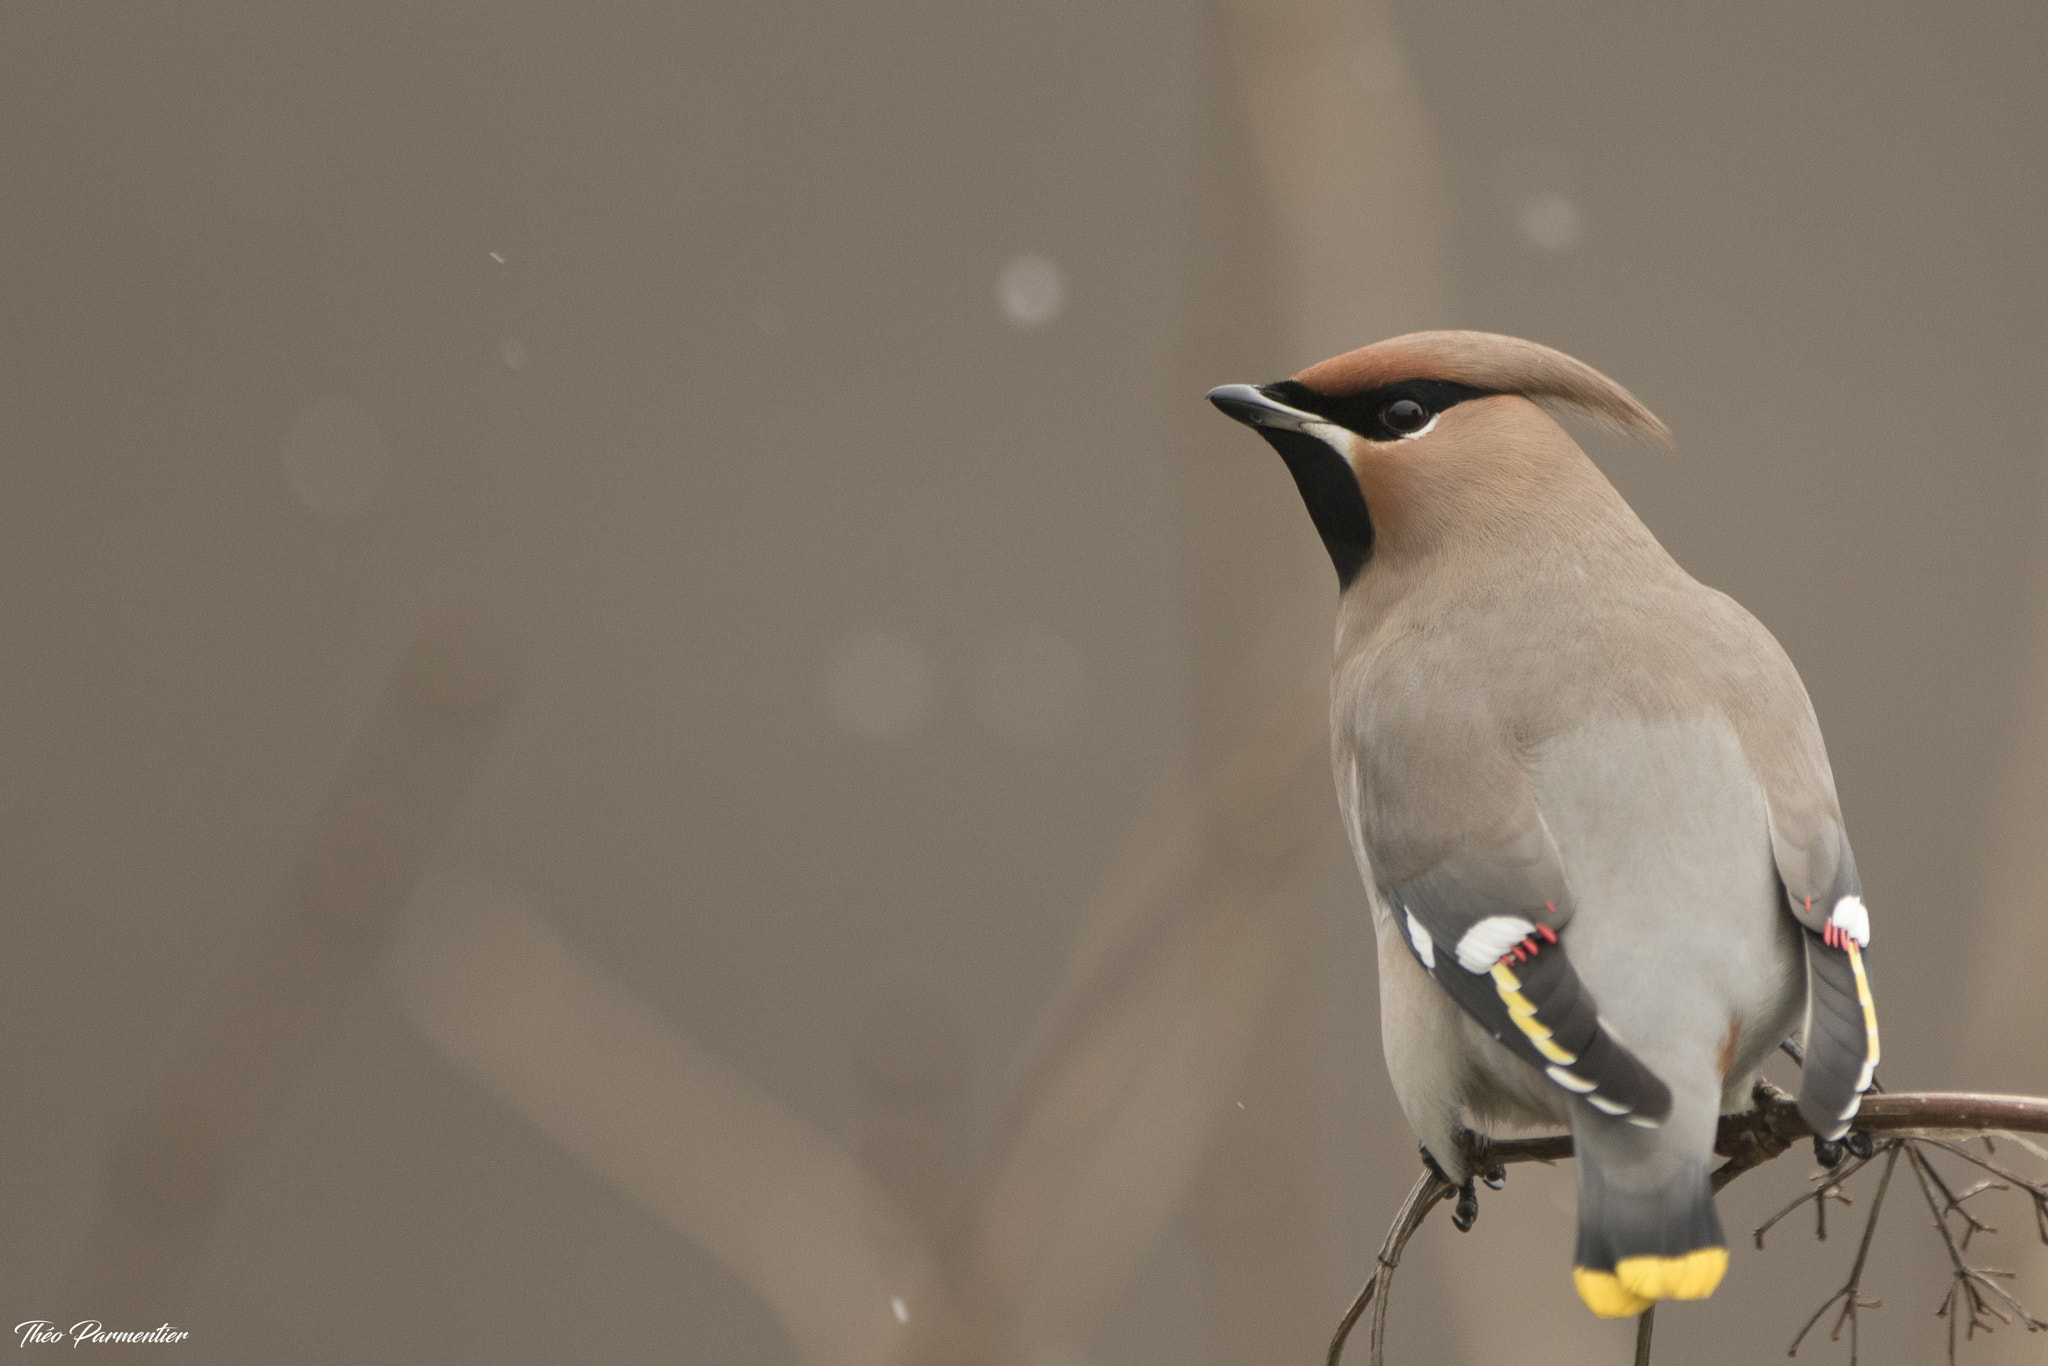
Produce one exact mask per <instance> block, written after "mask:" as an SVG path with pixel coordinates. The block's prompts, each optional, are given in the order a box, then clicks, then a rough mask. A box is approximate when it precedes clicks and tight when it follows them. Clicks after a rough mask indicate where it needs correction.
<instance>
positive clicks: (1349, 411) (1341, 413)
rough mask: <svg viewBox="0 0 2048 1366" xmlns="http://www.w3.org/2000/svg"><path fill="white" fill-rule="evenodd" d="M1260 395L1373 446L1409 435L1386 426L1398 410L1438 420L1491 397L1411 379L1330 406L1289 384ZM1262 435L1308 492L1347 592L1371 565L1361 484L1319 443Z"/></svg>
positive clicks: (1292, 434) (1300, 435)
mask: <svg viewBox="0 0 2048 1366" xmlns="http://www.w3.org/2000/svg"><path fill="white" fill-rule="evenodd" d="M1259 392H1261V393H1263V394H1265V395H1266V396H1267V397H1269V398H1273V399H1277V400H1278V401H1280V402H1281V403H1284V404H1286V405H1287V406H1288V407H1290V408H1298V409H1300V410H1301V411H1302V412H1305V413H1314V414H1315V415H1316V416H1317V417H1321V418H1327V419H1328V420H1329V421H1330V423H1331V424H1332V425H1334V426H1338V427H1342V428H1344V429H1345V430H1347V431H1350V432H1353V433H1356V434H1357V435H1359V436H1362V437H1364V438H1365V439H1366V440H1367V441H1376V442H1383V441H1399V440H1400V439H1401V438H1402V433H1400V432H1398V431H1396V430H1395V429H1394V428H1393V427H1391V426H1389V425H1388V423H1387V419H1386V412H1387V409H1388V407H1389V406H1390V405H1391V404H1394V403H1396V402H1399V401H1400V400H1403V399H1407V400H1410V401H1412V402H1415V403H1418V404H1420V405H1421V406H1422V407H1423V408H1424V409H1425V410H1426V411H1427V412H1428V414H1429V416H1430V417H1431V418H1432V419H1433V418H1434V417H1435V416H1436V415H1437V414H1438V413H1441V412H1442V411H1443V410H1444V409H1446V408H1449V407H1453V406H1454V405H1456V404H1459V403H1463V402H1464V401H1465V400H1466V399H1468V398H1482V397H1484V396H1485V395H1486V394H1487V392H1488V391H1487V390H1485V389H1475V388H1473V387H1471V386H1470V385H1467V384H1453V383H1451V382H1450V381H1448V380H1435V379H1412V380H1403V381H1402V382H1401V383H1399V384H1387V385H1382V386H1381V387H1380V388H1377V389H1371V390H1368V391H1366V392H1365V393H1362V394H1349V395H1346V396H1344V397H1342V398H1330V397H1327V396H1325V395H1323V394H1319V393H1317V392H1316V391H1315V390H1313V389H1311V388H1309V387H1308V386H1307V385H1306V384H1302V383H1299V382H1297V381H1295V380H1291V379H1289V380H1282V381H1280V382H1279V383H1278V384H1267V385H1262V386H1260V390H1259ZM1259 435H1260V436H1263V437H1265V438H1266V441H1267V443H1268V444H1270V445H1271V446H1272V447H1273V449H1274V450H1276V451H1278V452H1280V458H1281V459H1282V460H1284V461H1286V462H1287V472H1288V473H1289V474H1291V475H1293V476H1294V486H1295V487H1296V488H1297V489H1299V490H1300V491H1301V501H1302V503H1303V504H1304V505H1305V506H1306V507H1307V508H1308V516H1309V520H1310V521H1311V522H1314V523H1315V528H1316V534H1317V535H1318V536H1321V537H1322V538H1323V549H1324V550H1326V551H1328V552H1329V554H1330V563H1331V564H1333V565H1335V566H1336V568H1337V588H1338V591H1339V592H1342V591H1343V590H1344V589H1346V588H1349V587H1350V586H1351V584H1352V582H1353V581H1354V580H1355V579H1357V578H1358V576H1359V574H1360V573H1361V572H1362V571H1363V570H1364V569H1365V563H1366V561H1367V560H1369V559H1371V558H1372V543H1373V529H1372V512H1371V510H1370V509H1369V508H1367V507H1366V505H1365V495H1364V494H1363V493H1362V492H1360V491H1359V488H1358V476H1357V475H1356V474H1354V473H1353V472H1352V469H1351V465H1350V462H1348V461H1346V460H1345V459H1344V457H1343V456H1341V455H1339V454H1338V453H1337V452H1336V451H1335V450H1334V449H1333V448H1332V447H1331V446H1330V444H1329V443H1328V442H1326V441H1324V440H1322V439H1321V438H1320V437H1315V436H1311V435H1309V434H1308V433H1307V432H1296V431H1289V430H1287V429H1285V428H1281V427H1261V428H1259Z"/></svg>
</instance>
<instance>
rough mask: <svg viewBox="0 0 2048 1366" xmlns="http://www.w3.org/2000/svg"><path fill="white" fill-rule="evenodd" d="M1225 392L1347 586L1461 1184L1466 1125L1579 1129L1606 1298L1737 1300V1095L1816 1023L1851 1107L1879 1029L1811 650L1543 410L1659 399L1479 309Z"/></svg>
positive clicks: (1413, 1038)
mask: <svg viewBox="0 0 2048 1366" xmlns="http://www.w3.org/2000/svg"><path fill="white" fill-rule="evenodd" d="M1211 398H1212V400H1214V401H1215V402H1216V403H1217V406H1219V407H1221V408H1223V409H1224V411H1226V412H1228V413H1230V414H1231V415H1232V416H1234V417H1238V418H1239V419H1240V420H1243V421H1246V422H1248V423H1250V424H1251V425H1254V426H1255V427H1257V428H1258V429H1259V430H1260V432H1261V434H1262V435H1264V436H1266V437H1267V439H1268V440H1269V441H1270V442H1271V443H1272V444H1273V445H1274V446H1275V448H1276V449H1278V450H1279V451H1280V453H1281V455H1282V456H1283V457H1285V458H1286V460H1287V463H1288V465H1289V468H1290V470H1291V471H1292V472H1293V473H1294V475H1295V478H1296V481H1297V484H1298V485H1299V486H1300V488H1301V490H1302V493H1303V496H1304V499H1305V500H1306V501H1307V502H1308V505H1309V511H1310V513H1311V516H1312V517H1313V518H1314V520H1315V523H1316V526H1317V527H1318V529H1319V530H1320V531H1321V532H1322V533H1323V536H1324V540H1325V543H1326V544H1327V545H1329V546H1330V549H1331V554H1332V558H1333V560H1334V561H1335V562H1336V563H1337V564H1338V568H1339V575H1340V579H1342V580H1343V581H1344V583H1345V587H1344V592H1343V596H1342V599H1341V603H1340V607H1339V615H1338V623H1337V639H1336V663H1335V672H1334V676H1333V683H1332V694H1331V743H1332V759H1333V764H1334V768H1335V773H1336V779H1337V789H1338V800H1339V803H1340V806H1341V808H1342V811H1343V817H1344V823H1345V828H1346V829H1347V831H1348V832H1349V833H1350V835H1351V837H1352V841H1353V849H1354V852H1355V854H1356V856H1357V860H1358V865H1359V869H1360V872H1361V874H1362V875H1363V877H1364V880H1365V882H1366V885H1367V888H1368V891H1369V898H1370V901H1371V904H1372V913H1373V917H1374V924H1375V928H1376V930H1377V934H1378V941H1379V953H1380V978H1381V1001H1382V1031H1383V1037H1384V1044H1385V1048H1386V1055H1387V1063H1388V1068H1389V1071H1390V1073H1391V1074H1392V1078H1393V1082H1394V1089H1395V1093H1396V1095H1397V1096H1398V1097H1399V1099H1400V1103H1401V1106H1402V1109H1403V1111H1404V1112H1405V1113H1406V1115H1407V1118H1408V1120H1409V1122H1410V1124H1411V1125H1413V1127H1414V1128H1415V1131H1416V1133H1417V1134H1418V1135H1419V1136H1420V1137H1421V1139H1422V1141H1423V1144H1424V1145H1425V1147H1426V1148H1427V1149H1428V1151H1429V1152H1430V1154H1431V1155H1432V1156H1433V1157H1434V1159H1435V1160H1436V1161H1437V1163H1438V1164H1439V1165H1440V1166H1441V1167H1442V1168H1443V1169H1444V1171H1445V1172H1446V1174H1447V1175H1449V1176H1450V1178H1451V1179H1452V1180H1453V1181H1463V1180H1465V1179H1467V1178H1468V1176H1469V1175H1470V1173H1468V1172H1467V1171H1465V1170H1464V1157H1463V1155H1462V1153H1461V1151H1460V1148H1459V1145H1458V1144H1457V1142H1456V1141H1455V1138H1456V1134H1457V1132H1458V1131H1459V1129H1460V1128H1461V1127H1463V1126H1466V1125H1472V1126H1474V1127H1478V1128H1480V1129H1481V1130H1487V1129H1495V1128H1498V1127H1500V1126H1504V1125H1507V1126H1526V1125H1554V1124H1557V1123H1560V1122H1562V1123H1568V1124H1569V1125H1570V1126H1571V1128H1572V1131H1573V1134H1574V1136H1575V1138H1576V1139H1577V1143H1578V1150H1579V1154H1580V1162H1579V1172H1580V1210H1579V1223H1580V1233H1579V1245H1578V1254H1577V1257H1576V1259H1575V1260H1576V1265H1577V1267H1578V1273H1577V1275H1578V1280H1579V1287H1580V1292H1581V1294H1582V1295H1583V1296H1584V1297H1585V1298H1586V1300H1587V1303H1588V1304H1589V1305H1591V1306H1592V1307H1593V1308H1594V1310H1595V1312H1598V1313H1602V1314H1605V1315H1610V1316H1612V1315H1618V1314H1621V1313H1634V1312H1638V1311H1639V1310H1640V1309H1641V1308H1642V1307H1645V1306H1646V1305H1647V1304H1648V1303H1650V1302H1653V1301H1654V1300H1656V1299H1659V1298H1665V1297H1667V1296H1668V1297H1678V1298H1698V1297H1699V1296H1701V1295H1704V1294H1706V1293H1710V1292H1711V1290H1712V1289H1713V1286H1714V1283H1716V1282H1718V1280H1719V1278H1720V1270H1721V1267H1723V1266H1724V1265H1725V1261H1726V1254H1725V1252H1722V1251H1720V1249H1721V1247H1722V1245H1723V1239H1722V1236H1721V1229H1720V1226H1719V1223H1718V1220H1717V1219H1716V1217H1715V1215H1714V1210H1713V1203H1712V1198H1711V1195H1710V1193H1709V1191H1708V1186H1707V1176H1708V1173H1709V1171H1710V1168H1711V1164H1712V1162H1713V1154H1712V1145H1713V1133H1714V1125H1715V1119H1716V1117H1717V1116H1718V1115H1720V1114H1722V1113H1724V1112H1728V1111H1732V1110H1736V1109H1740V1108H1742V1107H1743V1106H1744V1105H1745V1104H1746V1101H1747V1096H1748V1093H1749V1089H1750V1086H1751V1084H1752V1082H1753V1080H1754V1077H1755V1075H1756V1073H1757V1070H1758V1069H1759V1068H1760V1067H1761V1065H1762V1063H1763V1061H1764V1060H1765V1059H1766V1058H1767V1057H1768V1056H1769V1055H1770V1054H1771V1053H1772V1051H1774V1050H1775V1049H1776V1048H1777V1046H1778V1044H1779V1043H1780V1042H1781V1041H1782V1040H1784V1039H1785V1038H1786V1037H1787V1036H1788V1035H1789V1034H1791V1033H1793V1032H1794V1031H1795V1029H1800V1028H1801V1027H1802V1025H1803V1026H1804V1035H1805V1037H1806V1042H1807V1065H1806V1077H1805V1084H1804V1087H1803V1089H1802V1096H1801V1101H1802V1106H1803V1107H1804V1109H1805V1111H1806V1113H1807V1115H1808V1117H1809V1119H1810V1120H1812V1121H1813V1123H1814V1125H1815V1128H1816V1130H1817V1131H1820V1132H1823V1133H1826V1134H1829V1135H1831V1136H1833V1135H1838V1134H1839V1133H1840V1132H1841V1131H1842V1130H1843V1129H1845V1128H1846V1122H1847V1119H1848V1118H1849V1116H1850V1115H1852V1114H1853V1112H1854V1105H1855V1098H1856V1095H1857V1093H1858V1092H1860V1091H1861V1090H1862V1089H1863V1088H1864V1087H1866V1086H1867V1085H1868V1084H1869V1081H1870V1076H1869V1069H1870V1067H1871V1066H1873V1065H1874V1063H1875V1057H1876V1035H1875V1018H1874V1015H1872V1014H1870V1013H1869V1011H1868V1010H1867V1008H1866V1007H1867V1006H1868V985H1867V979H1866V978H1864V977H1863V974H1862V967H1861V963H1862V959H1861V957H1860V950H1861V947H1862V945H1863V943H1865V942H1867V939H1868V929H1867V921H1863V920H1861V916H1862V910H1861V900H1860V893H1861V886H1860V884H1859V883H1857V882H1856V880H1855V865H1854V860H1853V858H1852V857H1851V856H1850V854H1849V851H1848V843H1847V839H1846V836H1845V835H1844V833H1843V828H1842V821H1841V814H1840V809H1839V805H1838V803H1837V800H1836V795H1835V789H1834V782H1833V778H1832V776H1831V774H1830V772H1829V768H1828V762H1827V756H1826V752H1825V750H1824V748H1823V746H1822V743H1821V737H1820V729H1819V725H1818V723H1817V721H1816V720H1815V717H1814V713H1813V709H1812V706H1811V704H1810V703H1809V701H1808V699H1807V696H1806V692H1805V689H1804V688H1803V687H1802V685H1801V684H1800V681H1799V677H1798V674H1797V672H1796V671H1795V670H1794V668H1793V666H1792V664H1791V661H1790V660H1789V659H1787V658H1786V656H1785V653H1784V651H1783V650H1782V649H1781V648H1780V647H1779V645H1778V643H1777V641H1776V640H1775V639H1773V638H1772V636H1771V635H1770V633H1769V632H1768V631H1766V630H1765V629H1764V628H1763V626H1762V625H1760V624H1759V623H1758V622H1757V621H1756V620H1755V618H1753V617H1751V616H1750V615H1749V614H1748V613H1747V612H1746V611H1744V610H1743V609H1742V608H1741V607H1740V606H1739V605H1737V604H1736V603H1735V602H1734V601H1733V600H1732V599H1730V598H1728V597H1727V596H1726V595H1724V594H1721V593H1718V592H1715V591H1714V590H1712V589H1709V588H1706V587H1704V586H1702V585H1701V584H1699V583H1697V582H1695V581H1694V580H1693V579H1692V578H1691V577H1690V576H1689V575H1687V574H1686V573H1685V571H1684V570H1682V569H1681V568H1679V566H1678V565H1677V564H1676V562H1674V561H1673V560H1672V559H1671V557H1670V556H1669V555H1668V554H1666V553H1665V551H1664V549H1663V547H1662V546H1660V545H1659V544H1658V543H1657V541H1656V539H1655V537H1653V536H1652V535H1651V534H1650V532H1649V530H1648V529H1647V528H1646V527H1645V526H1644V525H1643V524H1642V522H1641V521H1640V520H1639V519H1638V518H1637V517H1636V516H1635V514H1634V512H1633V511H1632V510H1630V508H1629V507H1628V505H1627V504H1626V503H1625V502H1624V501H1623V500H1622V498H1621V496H1620V495H1619V494H1618V493H1617V492H1616V491H1615V490H1614V488H1613V486H1612V485H1610V484H1609V483H1608V481H1607V480H1606V479H1605V478H1604V477H1603V476H1602V475H1601V474H1600V472H1599V471H1598V470H1597V469H1596V468H1595V467H1594V465H1593V464H1592V462H1591V461H1590V460H1589V459H1587V457H1586V456H1585V454H1584V452H1582V451H1581V450H1580V449H1579V447H1578V445H1577V444H1576V443H1575V442H1574V441H1573V440H1572V439H1571V437H1570V436H1569V435H1568V434H1567V433H1566V432H1565V431H1564V429H1563V428H1562V427H1560V426H1558V424H1557V423H1556V422H1555V421H1554V420H1553V419H1552V418H1551V417H1550V415H1549V414H1548V413H1547V412H1545V411H1544V410H1543V408H1542V407H1541V406H1539V404H1540V403H1560V402H1561V403H1566V404H1572V405H1575V406H1578V407H1581V408H1583V409H1586V410H1588V411H1590V412H1593V413H1594V414H1596V415H1597V416H1601V417H1603V418H1605V419H1607V420H1609V421H1613V422H1616V423H1619V424H1622V425H1625V426H1633V427H1635V428H1638V429H1640V430H1645V431H1648V432H1650V433H1652V434H1654V435H1662V434H1663V429H1662V426H1661V424H1658V423H1657V422H1656V419H1655V418H1653V417H1651V416H1650V415H1649V414H1648V412H1647V410H1645V409H1643V408H1642V406H1641V405H1640V404H1639V403H1637V402H1636V401H1635V400H1634V399H1633V398H1632V397H1631V396H1629V395H1628V394H1627V392H1626V391H1625V390H1622V389H1621V388H1620V387H1619V386H1618V385H1615V384H1613V383H1612V381H1609V380H1607V379H1606V378H1605V377H1604V376H1601V375H1599V374H1598V373H1597V372H1595V371H1593V370H1591V369H1589V368H1588V367H1586V366H1583V365H1581V364H1580V363H1579V362H1577V361H1573V360H1571V359H1570V358H1569V357H1566V356H1563V355H1560V354H1559V353H1557V352H1554V351H1550V350H1548V349H1546V348H1542V347H1538V346H1536V345H1534V344H1533V343H1529V342H1525V341H1519V340H1516V339H1513V338H1505V337H1492V336H1489V335H1487V334H1483V333H1419V334H1414V335H1412V336H1409V337H1401V338H1395V339H1394V340H1392V341H1389V342H1382V343H1380V344H1378V345H1377V346H1372V347H1367V348H1364V349H1363V350H1361V351H1357V352H1352V353H1350V354H1349V355H1346V356H1342V357H1338V358H1337V359H1335V360H1332V361H1327V362H1324V363H1323V364H1322V365H1320V366H1316V367H1312V368H1311V369H1310V370H1307V371H1304V372H1302V373H1301V374H1300V375H1297V376H1295V377H1294V379H1293V380H1290V381H1286V382H1283V383H1281V384H1278V385H1271V386H1267V387H1266V388H1265V389H1262V390H1252V389H1248V388H1246V387H1244V386H1230V387H1228V388H1227V389H1222V390H1217V391H1215V392H1214V393H1212V395H1211ZM1403 404H1405V405H1411V406H1397V405H1403ZM1347 566H1348V570H1347ZM1831 918H1832V919H1833V920H1834V922H1835V923H1836V925H1838V926H1839V925H1843V924H1848V925H1850V926H1851V928H1852V929H1856V930H1858V931H1860V938H1856V939H1854V942H1853V944H1852V942H1851V940H1850V939H1849V938H1845V934H1846V933H1847V932H1846V931H1842V930H1840V929H1831V928H1830V920H1831ZM1461 949H1462V950H1463V952H1460V950H1461ZM1494 963H1498V965H1499V967H1498V968H1496V967H1494V966H1492V964H1494ZM1859 991H1860V993H1861V994H1860V995H1859ZM1809 1001H1811V1003H1812V1006H1813V1009H1812V1011H1811V1012H1810V1013H1811V1019H1810V1020H1808V1019H1806V1017H1807V1015H1808V1014H1809V1011H1808V1006H1809ZM1866 1024H1867V1025H1868V1028H1867V1029H1866ZM1617 1277H1618V1279H1617Z"/></svg>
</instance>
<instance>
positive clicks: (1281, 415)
mask: <svg viewBox="0 0 2048 1366" xmlns="http://www.w3.org/2000/svg"><path fill="white" fill-rule="evenodd" d="M1209 401H1210V402H1211V403H1213V404H1215V405H1216V407H1217V408H1218V409H1219V410H1221V412H1222V413H1223V415H1224V416H1225V417H1232V418H1236V419H1237V420H1238V421H1239V422H1242V423H1244V425H1245V426H1247V427H1250V428H1252V429H1254V430H1255V431H1257V432H1258V434H1259V435H1260V436H1262V437H1264V438H1266V444H1268V445H1270V446H1271V447H1272V448H1273V449H1274V450H1276V451H1278V452H1280V458H1281V459H1282V460H1285V461H1286V462H1287V471H1288V473H1290V474H1292V475H1293V476H1294V486H1295V487H1296V488H1298V489H1300V490H1301V500H1302V502H1304V503H1306V504H1307V505H1308V515H1309V518H1310V520H1312V521H1313V522H1314V523H1315V524H1316V533H1317V534H1318V535H1320V536H1321V537H1322V538H1323V548H1324V549H1325V550H1327V551H1329V552H1330V563H1331V564H1333V565H1335V566H1336V567H1337V585H1338V587H1340V588H1349V587H1350V586H1351V581H1352V580H1353V579H1355V578H1357V577H1358V574H1359V571H1360V570H1362V569H1364V568H1365V562H1366V561H1367V560H1368V559H1370V558H1371V557H1372V542H1373V529H1372V516H1371V514H1369V513H1368V512H1367V511H1366V507H1365V495H1364V494H1363V493H1361V492H1359V488H1358V476H1357V475H1356V474H1354V473H1352V470H1351V465H1350V463H1349V462H1348V461H1346V460H1345V458H1344V457H1343V456H1342V455H1340V454H1338V451H1337V448H1336V447H1335V446H1334V445H1332V444H1331V441H1332V440H1337V439H1342V435H1343V430H1342V428H1340V427H1338V426H1337V424H1335V423H1333V422H1331V421H1330V419H1328V418H1326V417H1318V416H1317V415H1316V414H1314V413H1306V412H1303V411H1302V410H1301V409H1299V408H1295V407H1291V406H1289V405H1288V404H1285V403H1282V402H1281V401H1280V400H1279V399H1277V398H1275V397H1273V395H1271V394H1270V393H1268V392H1266V390H1264V389H1256V388H1253V387H1252V386H1251V385H1249V384H1225V385H1220V386H1219V387H1217V388H1214V389H1211V390H1210V391H1209ZM1325 438H1330V439H1329V440H1326V439H1325Z"/></svg>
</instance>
